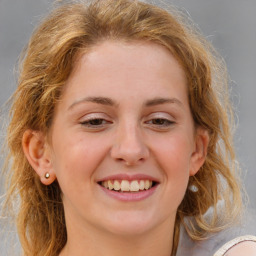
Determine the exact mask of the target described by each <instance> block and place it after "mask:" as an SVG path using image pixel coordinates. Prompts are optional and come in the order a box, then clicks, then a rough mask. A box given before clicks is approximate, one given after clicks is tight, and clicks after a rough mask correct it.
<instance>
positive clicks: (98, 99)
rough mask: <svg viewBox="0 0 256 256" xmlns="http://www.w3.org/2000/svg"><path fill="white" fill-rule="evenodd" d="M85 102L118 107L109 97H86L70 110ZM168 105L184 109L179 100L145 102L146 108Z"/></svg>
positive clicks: (167, 99)
mask: <svg viewBox="0 0 256 256" xmlns="http://www.w3.org/2000/svg"><path fill="white" fill-rule="evenodd" d="M85 102H92V103H96V104H100V105H105V106H118V104H117V103H116V102H115V101H114V100H112V99H110V98H107V97H86V98H83V99H80V100H77V101H75V102H74V103H73V104H71V105H70V107H69V108H68V109H69V110H70V109H72V108H73V107H74V106H76V105H78V104H80V103H85ZM166 103H176V104H178V105H180V106H181V107H183V104H182V102H181V101H180V100H178V99H177V98H154V99H151V100H147V101H145V103H144V105H145V106H146V107H152V106H156V105H162V104H166Z"/></svg>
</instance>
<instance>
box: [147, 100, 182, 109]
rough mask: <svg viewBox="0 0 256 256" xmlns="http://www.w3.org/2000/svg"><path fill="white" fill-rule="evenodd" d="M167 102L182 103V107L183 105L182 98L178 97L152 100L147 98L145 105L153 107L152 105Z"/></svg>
mask: <svg viewBox="0 0 256 256" xmlns="http://www.w3.org/2000/svg"><path fill="white" fill-rule="evenodd" d="M166 103H176V104H178V105H180V106H181V107H183V104H182V102H181V101H180V100H178V99H177V98H154V99H152V100H147V101H146V102H145V106H147V107H152V106H156V105H161V104H166Z"/></svg>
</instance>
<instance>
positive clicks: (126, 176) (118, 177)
mask: <svg viewBox="0 0 256 256" xmlns="http://www.w3.org/2000/svg"><path fill="white" fill-rule="evenodd" d="M105 180H128V181H133V180H151V181H154V182H157V183H159V180H158V179H156V178H154V177H152V176H150V175H146V174H139V173H138V174H133V175H131V174H125V173H120V174H114V175H109V176H106V177H104V178H102V179H99V180H97V182H102V181H105Z"/></svg>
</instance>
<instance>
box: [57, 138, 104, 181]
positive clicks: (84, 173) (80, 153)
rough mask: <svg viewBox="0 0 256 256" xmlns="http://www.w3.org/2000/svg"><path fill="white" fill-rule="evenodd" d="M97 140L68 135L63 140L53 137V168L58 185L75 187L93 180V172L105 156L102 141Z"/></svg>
mask: <svg viewBox="0 0 256 256" xmlns="http://www.w3.org/2000/svg"><path fill="white" fill-rule="evenodd" d="M98 140H99V141H97V139H95V138H94V139H90V138H88V137H86V138H85V137H84V136H70V135H69V136H67V137H66V138H64V139H61V138H60V137H59V136H56V137H55V143H54V145H56V147H54V154H53V155H54V157H53V168H54V171H55V172H56V176H57V179H58V181H59V183H60V185H61V183H63V184H67V183H68V184H69V185H72V184H73V185H76V184H77V183H79V182H80V181H81V180H88V179H92V178H93V173H94V170H95V169H97V166H98V165H99V164H100V163H101V161H102V159H103V158H104V156H105V154H106V147H104V146H103V145H104V143H103V141H102V139H98ZM71 181H72V182H71Z"/></svg>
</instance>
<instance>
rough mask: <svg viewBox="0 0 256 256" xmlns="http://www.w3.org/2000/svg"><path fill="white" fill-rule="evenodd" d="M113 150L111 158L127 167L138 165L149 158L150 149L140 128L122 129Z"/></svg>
mask: <svg viewBox="0 0 256 256" xmlns="http://www.w3.org/2000/svg"><path fill="white" fill-rule="evenodd" d="M116 135H117V136H116V139H115V141H114V142H113V146H112V148H111V157H112V158H113V159H114V160H115V161H119V162H122V163H124V164H125V165H127V166H133V165H138V164H140V163H142V162H145V160H146V159H147V158H148V157H149V149H148V147H147V145H146V143H145V141H144V139H143V135H142V132H141V130H140V129H139V127H137V126H135V125H134V126H127V127H120V128H119V129H118V131H117V133H116Z"/></svg>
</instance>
